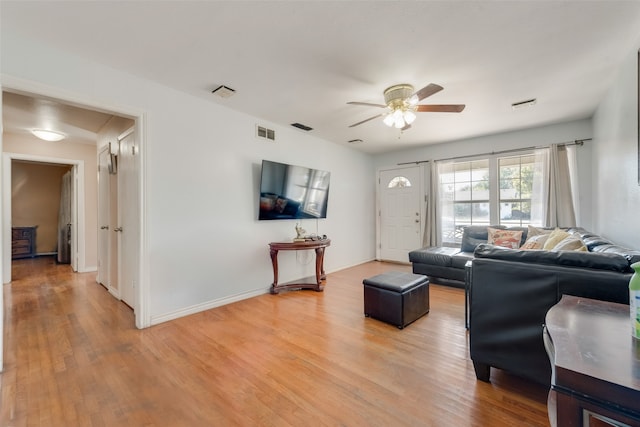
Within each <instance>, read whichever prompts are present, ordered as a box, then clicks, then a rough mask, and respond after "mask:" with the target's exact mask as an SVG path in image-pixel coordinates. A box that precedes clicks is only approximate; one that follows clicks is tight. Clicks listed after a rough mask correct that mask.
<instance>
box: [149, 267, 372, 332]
mask: <svg viewBox="0 0 640 427" xmlns="http://www.w3.org/2000/svg"><path fill="white" fill-rule="evenodd" d="M370 261H374V259H373V258H372V259H368V260H364V261H360V262H357V263H355V264H351V265H346V266H342V267H338V268H336V269H332V270H331V271H326V273H327V274H330V273H335V272H337V271H340V270H345V269H347V268H351V267H355V266H356V265H360V264H365V263H367V262H370ZM270 290H271V286H269V287H267V288H263V289H256V290H253V291H249V292H243V293H241V294H236V295H231V296H228V297H224V298H220V299H216V300H212V301H207V302H203V303H201V304H196V305H192V306H191V307H186V308H183V309H180V310H176V311H172V312H170V313H165V314H161V315H158V316H151V322H150V324H149V326H153V325H157V324H160V323H164V322H168V321H170V320H175V319H179V318H180V317H185V316H189V315H191V314H196V313H200V312H201V311H206V310H210V309H212V308H216V307H221V306H223V305H227V304H231V303H232V302H237V301H242V300H244V299H248V298H253V297H257V296H259V295H264V294H268V293H269V292H270Z"/></svg>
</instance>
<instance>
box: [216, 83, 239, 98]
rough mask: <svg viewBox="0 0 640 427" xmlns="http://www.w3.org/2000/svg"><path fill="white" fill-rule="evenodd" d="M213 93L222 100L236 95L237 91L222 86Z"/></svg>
mask: <svg viewBox="0 0 640 427" xmlns="http://www.w3.org/2000/svg"><path fill="white" fill-rule="evenodd" d="M211 93H212V94H214V95H218V96H219V97H220V98H229V97H231V96H232V95H233V94H235V93H236V90H235V89H231V88H230V87H228V86H225V85H220V86H218V87H217V88H215V89H214V90H212V91H211Z"/></svg>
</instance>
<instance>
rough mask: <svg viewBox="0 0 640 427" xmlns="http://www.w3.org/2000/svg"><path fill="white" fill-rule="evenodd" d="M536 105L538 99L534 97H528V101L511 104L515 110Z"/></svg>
mask: <svg viewBox="0 0 640 427" xmlns="http://www.w3.org/2000/svg"><path fill="white" fill-rule="evenodd" d="M534 105H536V99H535V98H532V99H527V100H526V101H520V102H514V103H513V104H511V108H512V109H514V110H519V109H521V108H526V107H533V106H534Z"/></svg>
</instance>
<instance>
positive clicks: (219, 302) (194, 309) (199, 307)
mask: <svg viewBox="0 0 640 427" xmlns="http://www.w3.org/2000/svg"><path fill="white" fill-rule="evenodd" d="M270 289H271V287H268V288H263V289H256V290H254V291H249V292H243V293H241V294H236V295H231V296H228V297H224V298H220V299H216V300H212V301H207V302H203V303H201V304H196V305H192V306H191V307H186V308H183V309H180V310H176V311H173V312H170V313H165V314H161V315H159V316H151V323H150V325H149V326H153V325H157V324H159V323H164V322H168V321H169V320H175V319H178V318H180V317H185V316H189V315H191V314H196V313H200V312H201V311H206V310H210V309H212V308H216V307H221V306H223V305H227V304H231V303H232V302H237V301H242V300H244V299H248V298H253V297H257V296H258V295H264V294H267V293H269V290H270Z"/></svg>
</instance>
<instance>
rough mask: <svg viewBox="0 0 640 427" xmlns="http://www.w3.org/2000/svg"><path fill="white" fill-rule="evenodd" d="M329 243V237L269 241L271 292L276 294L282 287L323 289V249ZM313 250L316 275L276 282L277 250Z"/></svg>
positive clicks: (324, 277)
mask: <svg viewBox="0 0 640 427" xmlns="http://www.w3.org/2000/svg"><path fill="white" fill-rule="evenodd" d="M329 245H331V239H322V240H308V241H305V242H271V243H269V254H270V255H271V264H272V265H273V283H272V284H271V293H272V294H277V293H278V292H280V291H281V290H283V289H313V290H315V291H318V292H321V291H322V290H323V289H324V286H323V281H324V280H326V278H327V276H326V274H325V273H324V250H325V248H326V247H327V246H329ZM300 250H313V251H315V253H316V275H315V277H307V278H304V279H301V280H300V281H295V282H291V283H284V284H278V252H279V251H300Z"/></svg>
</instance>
